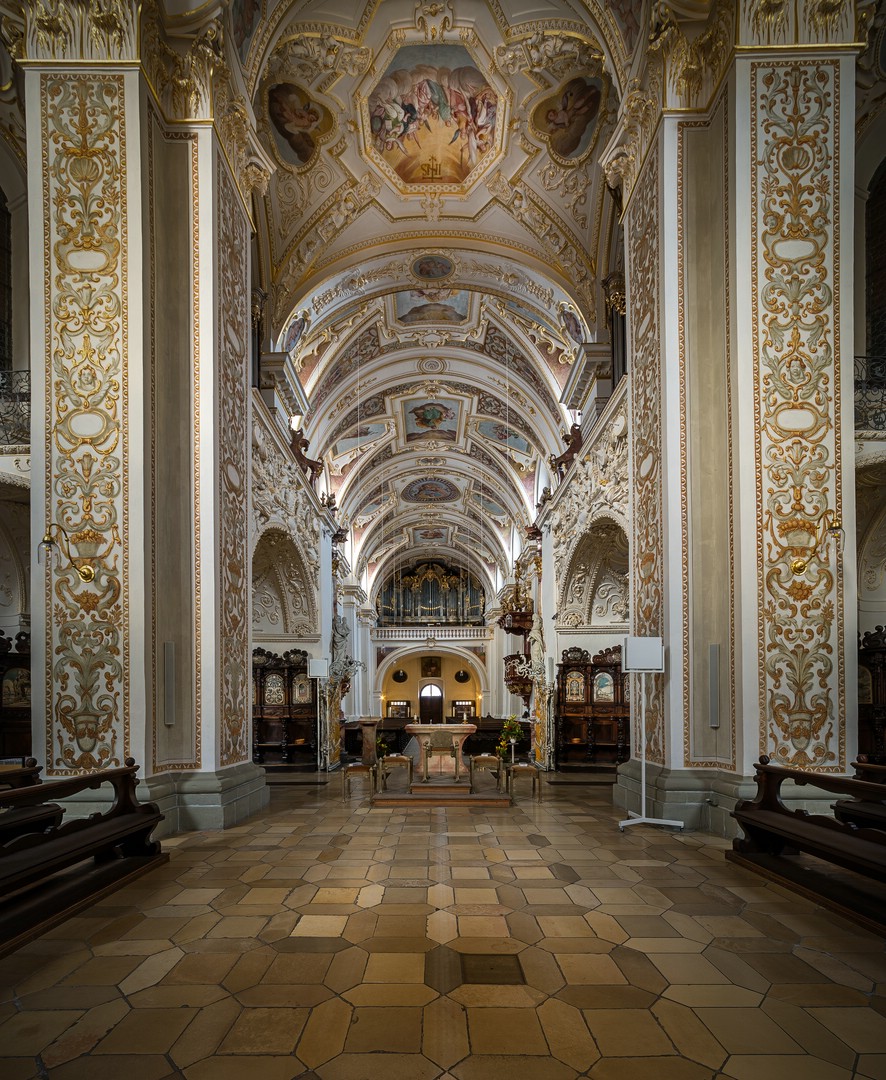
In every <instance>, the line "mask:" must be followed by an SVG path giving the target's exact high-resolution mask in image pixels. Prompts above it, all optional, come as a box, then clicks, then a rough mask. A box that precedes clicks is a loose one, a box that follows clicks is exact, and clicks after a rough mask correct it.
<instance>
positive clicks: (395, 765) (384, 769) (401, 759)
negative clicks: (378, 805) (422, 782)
mask: <svg viewBox="0 0 886 1080" xmlns="http://www.w3.org/2000/svg"><path fill="white" fill-rule="evenodd" d="M394 769H406V787H407V789H408V788H410V787H412V769H413V764H412V758H411V757H410V756H409V755H408V754H385V756H384V757H383V758H379V762H378V771H379V781H380V783H379V786H380V788H381V790H382V791H387V790H388V773H390V772H392V771H393V770H394Z"/></svg>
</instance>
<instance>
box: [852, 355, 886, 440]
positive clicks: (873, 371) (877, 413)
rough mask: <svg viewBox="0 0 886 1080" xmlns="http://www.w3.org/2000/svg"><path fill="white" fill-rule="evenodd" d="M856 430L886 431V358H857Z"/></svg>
mask: <svg viewBox="0 0 886 1080" xmlns="http://www.w3.org/2000/svg"><path fill="white" fill-rule="evenodd" d="M855 430H856V431H886V356H856V358H855Z"/></svg>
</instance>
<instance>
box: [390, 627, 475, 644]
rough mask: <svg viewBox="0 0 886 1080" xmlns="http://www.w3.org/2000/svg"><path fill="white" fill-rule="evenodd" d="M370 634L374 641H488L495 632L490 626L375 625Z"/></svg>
mask: <svg viewBox="0 0 886 1080" xmlns="http://www.w3.org/2000/svg"><path fill="white" fill-rule="evenodd" d="M369 636H370V637H371V638H372V640H373V641H424V640H425V639H426V638H428V637H433V638H436V639H437V640H438V641H486V640H487V639H488V638H491V637H492V636H493V633H492V628H491V627H489V626H431V625H426V626H384V627H374V628H373V629H372V630H371V631H370V633H369Z"/></svg>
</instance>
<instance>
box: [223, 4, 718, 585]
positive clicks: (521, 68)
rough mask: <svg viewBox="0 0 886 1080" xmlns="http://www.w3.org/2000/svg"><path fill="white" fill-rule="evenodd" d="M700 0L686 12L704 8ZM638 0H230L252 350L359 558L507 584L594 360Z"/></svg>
mask: <svg viewBox="0 0 886 1080" xmlns="http://www.w3.org/2000/svg"><path fill="white" fill-rule="evenodd" d="M695 6H696V7H697V6H698V4H696V5H695ZM642 8H643V4H642V2H641V0H609V2H607V3H606V4H605V5H603V4H597V3H596V2H594V0H585V2H582V0H528V2H527V0H523V2H520V3H518V2H517V0H443V2H437V3H433V4H431V3H423V2H421V0H375V2H370V3H366V4H361V3H359V2H354V0H305V2H295V3H287V2H283V0H280V2H276V0H233V3H232V4H231V7H230V11H229V17H230V20H231V26H230V33H231V34H232V35H233V41H234V45H235V47H236V51H237V53H238V55H239V57H240V60H241V62H242V65H243V78H244V83H245V88H246V93H247V94H248V96H249V98H250V100H251V102H252V106H253V109H254V111H255V115H256V118H257V122H258V128H259V132H260V135H261V138H262V140H263V143H264V146H265V149H266V150H267V152H268V154H269V156H270V157H271V158H272V159H273V161H274V163H275V165H276V171H275V172H274V174H273V175H272V177H271V180H270V182H269V185H268V188H267V191H266V193H265V194H264V195H263V196H261V197H260V198H259V200H258V202H259V206H258V214H257V245H256V250H257V251H258V253H259V254H258V264H259V265H258V274H257V277H258V283H259V284H260V285H261V288H262V290H263V292H264V294H265V299H264V311H263V317H264V337H265V348H266V350H268V351H274V352H278V353H288V355H289V357H290V359H291V362H292V365H293V367H294V369H295V371H296V372H297V374H298V377H299V379H300V381H301V385H302V388H303V389H304V391H305V395H306V400H307V402H308V405H307V411H306V415H305V416H304V417H302V418H299V419H298V421H297V423H298V425H299V426H300V428H301V430H302V432H303V434H304V436H305V437H306V438H307V439H308V440H309V446H310V450H309V453H310V456H311V457H312V458H313V459H316V460H320V461H322V463H323V469H324V472H323V476H322V478H321V480H320V485H321V487H322V486H323V485H325V489H326V492H327V493H328V494H329V495H334V496H335V500H336V505H337V508H338V510H337V513H338V520H339V521H340V523H341V525H342V527H343V528H345V529H347V530H348V532H349V535H350V538H351V540H350V550H349V552H348V557H349V559H350V562H351V566H352V568H353V569H354V570H355V572H357V573H358V574H360V575H362V574H364V573H366V572H368V583H369V584H370V586H371V585H372V582H373V581H379V580H380V579H381V578H380V575H383V573H384V569H385V567H386V566H388V567H389V566H390V564H391V562H392V561H393V560H397V559H402V558H404V557H407V553H408V557H409V558H430V559H433V558H441V559H454V560H456V561H459V562H461V563H462V564H464V565H468V566H470V567H471V568H472V570H473V571H474V572H476V573H478V574H480V575H481V576H482V577H483V578H484V580H485V581H486V582H487V583H488V584H490V585H491V586H492V587H493V589H497V588H498V587H500V585H501V584H502V582H503V581H504V579H505V578H506V577H507V574H508V573H509V570H510V567H511V565H512V562H513V558H514V555H515V553H517V552H519V550H520V548H521V546H522V544H523V537H524V535H525V530H526V529H527V528H528V527H529V526H530V525H531V524H532V521H533V520H534V518H535V515H536V512H537V511H536V505H537V503H538V502H539V499H540V498H542V497H544V495H543V493H544V489H545V488H546V487H548V488H549V487H550V486H551V484H552V474H551V468H550V465H549V461H550V458H551V457H556V456H557V455H559V454H561V453H562V452H563V449H564V442H563V435H564V433H565V432H566V431H568V430H569V427H570V425H571V424H572V423H573V422H574V421H575V419H576V413H575V410H576V408H578V407H579V406H580V405H581V402H582V400H583V399H584V398H585V397H586V396H587V392H588V388H589V387H591V386H593V385H594V384H595V380H596V381H597V382H598V383H599V385H600V386H601V387H603V388H604V389H603V390H602V391H600V392H601V393H603V394H604V395H605V385H606V384H605V380H606V378H607V377H608V376H609V374H610V372H609V370H608V366H607V365H608V359H609V355H610V350H609V340H610V339H609V330H608V325H607V308H606V289H607V284H606V283H607V279H609V278H610V276H612V275H614V276H615V278H617V277H618V275H619V274H620V273H621V270H622V246H621V239H620V227H619V221H618V216H619V206H618V204H617V201H616V198H615V197H614V195H613V193H612V192H611V191H610V190H609V189H608V188H607V186H606V182H605V177H604V175H603V171H602V169H601V167H600V158H601V155H602V152H603V149H604V148H605V147H606V145H607V142H608V140H609V139H610V138H611V136H612V134H613V131H614V127H615V122H616V118H617V113H618V108H619V101H620V99H621V96H622V94H623V92H624V91H623V88H624V87H625V86H627V85H628V83H629V79H630V64H631V57H632V54H633V52H634V49H635V46H636V45H637V44H638V42H639V41H640V39H641V38H642V37H643V31H642V30H641V9H642Z"/></svg>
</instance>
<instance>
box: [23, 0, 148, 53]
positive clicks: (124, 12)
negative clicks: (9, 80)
mask: <svg viewBox="0 0 886 1080" xmlns="http://www.w3.org/2000/svg"><path fill="white" fill-rule="evenodd" d="M138 9H139V4H138V2H137V0H25V2H24V4H23V11H24V16H25V32H24V39H23V47H22V59H27V60H121V61H126V60H136V59H137V48H138Z"/></svg>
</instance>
